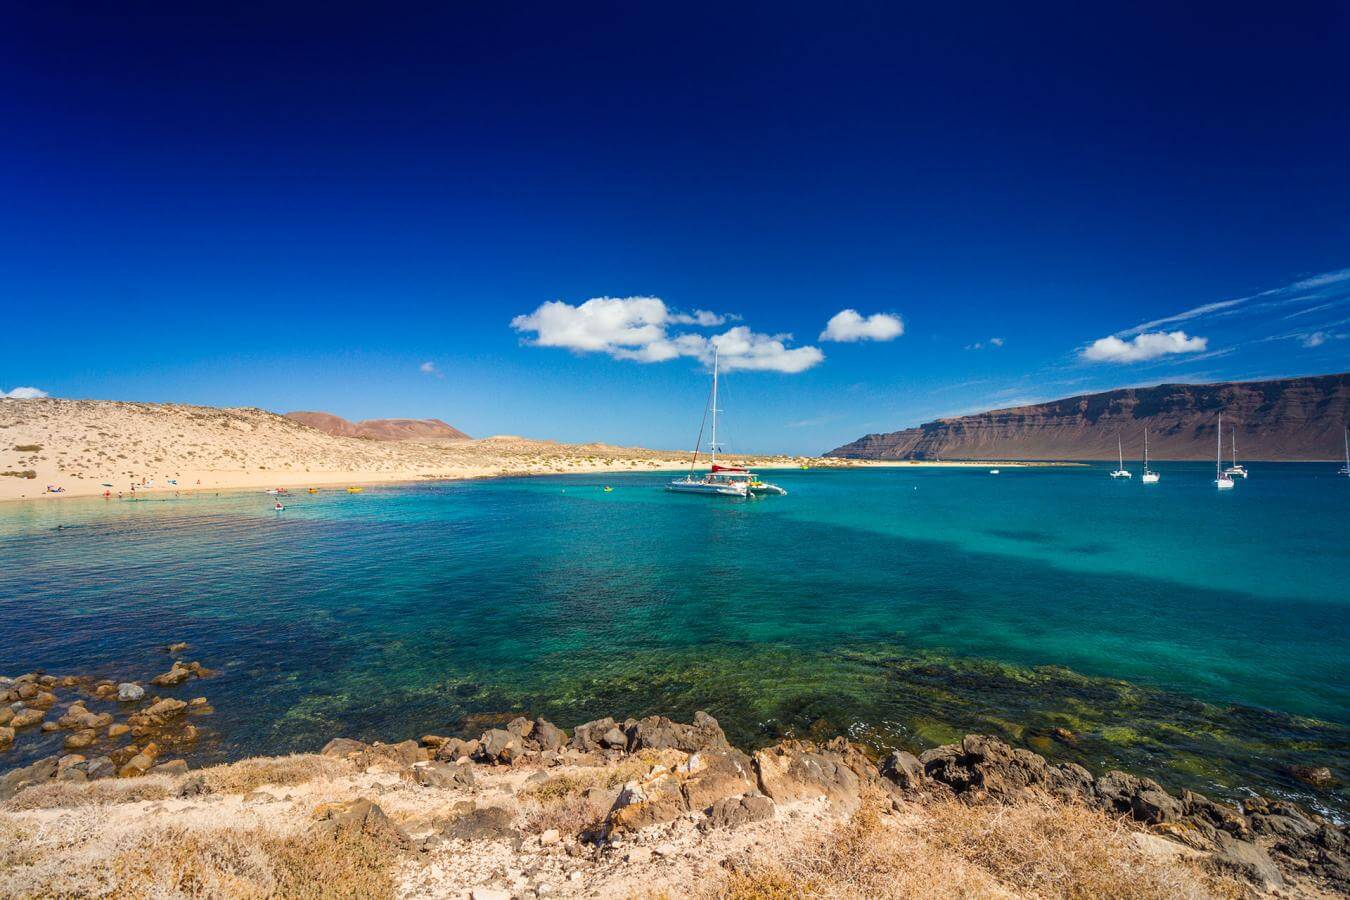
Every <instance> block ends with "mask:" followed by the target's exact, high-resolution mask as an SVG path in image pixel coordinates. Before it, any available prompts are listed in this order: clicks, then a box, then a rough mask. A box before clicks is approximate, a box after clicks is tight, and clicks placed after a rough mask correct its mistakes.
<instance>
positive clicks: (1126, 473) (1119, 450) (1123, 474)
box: [1111, 435, 1134, 478]
mask: <svg viewBox="0 0 1350 900" xmlns="http://www.w3.org/2000/svg"><path fill="white" fill-rule="evenodd" d="M1116 454H1117V456H1119V462H1120V467H1119V468H1118V469H1116V470H1115V471H1114V472H1112V473H1111V477H1112V478H1133V477H1134V475H1132V474H1131V473H1130V470H1129V469H1127V468H1125V448H1124V447H1122V446H1121V444H1120V435H1116Z"/></svg>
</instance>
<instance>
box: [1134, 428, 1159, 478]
mask: <svg viewBox="0 0 1350 900" xmlns="http://www.w3.org/2000/svg"><path fill="white" fill-rule="evenodd" d="M1161 477H1162V476H1161V475H1159V474H1158V473H1157V472H1150V471H1149V468H1148V429H1147V428H1145V429H1144V474H1143V475H1142V476H1140V479H1139V480H1140V481H1142V482H1144V484H1157V483H1158V479H1159V478H1161Z"/></svg>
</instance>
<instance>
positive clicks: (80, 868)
mask: <svg viewBox="0 0 1350 900" xmlns="http://www.w3.org/2000/svg"><path fill="white" fill-rule="evenodd" d="M0 837H3V838H5V839H6V841H5V842H6V843H8V844H9V845H11V847H18V848H22V849H20V850H19V851H18V852H17V853H14V852H5V853H4V854H3V855H0V883H3V884H4V887H3V888H0V894H3V896H5V897H14V898H28V897H51V896H68V897H89V896H103V897H113V898H140V897H157V898H166V900H167V898H180V897H181V898H188V897H191V898H222V900H224V898H230V900H233V898H264V897H268V898H280V897H285V898H320V897H333V898H337V897H350V898H363V897H388V896H391V895H392V894H393V872H392V866H391V864H392V862H393V861H394V855H393V854H392V853H391V852H390V851H389V850H388V848H386V847H384V846H382V845H380V844H379V843H378V842H376V841H375V840H373V839H371V838H367V837H365V836H362V835H356V836H352V837H351V838H349V839H347V840H343V841H341V842H338V841H334V840H333V839H332V838H331V837H329V836H325V835H320V834H316V833H313V832H308V831H305V832H299V833H296V834H290V835H278V834H275V833H271V832H268V831H265V830H262V829H247V830H244V829H228V828H222V829H217V830H201V829H191V830H189V829H184V828H177V827H165V828H157V829H154V830H145V831H141V832H140V833H139V834H135V835H133V836H131V838H132V839H131V840H127V841H120V842H115V843H113V844H112V845H102V846H100V845H98V844H95V845H92V846H79V845H77V846H73V847H72V846H60V845H56V846H51V845H49V846H48V847H47V848H46V850H45V852H43V851H42V850H40V849H38V848H36V847H35V846H34V841H33V840H32V838H33V837H34V836H33V835H24V834H18V833H15V834H8V835H6V834H0ZM9 838H14V840H8V839H9ZM24 838H29V839H28V840H25V839H24Z"/></svg>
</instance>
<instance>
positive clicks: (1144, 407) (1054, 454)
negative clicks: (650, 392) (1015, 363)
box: [825, 373, 1350, 460]
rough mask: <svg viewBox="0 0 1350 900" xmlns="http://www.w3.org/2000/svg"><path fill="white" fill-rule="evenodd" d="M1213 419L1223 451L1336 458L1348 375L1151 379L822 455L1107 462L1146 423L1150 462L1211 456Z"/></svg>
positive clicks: (1132, 446)
mask: <svg viewBox="0 0 1350 900" xmlns="http://www.w3.org/2000/svg"><path fill="white" fill-rule="evenodd" d="M1220 415H1222V416H1223V427H1224V455H1225V456H1228V455H1229V454H1230V453H1231V452H1232V451H1231V445H1230V441H1231V440H1232V432H1231V431H1230V428H1232V429H1236V431H1237V445H1238V456H1239V458H1240V459H1246V460H1254V459H1261V460H1317V459H1339V458H1340V457H1341V456H1342V453H1343V445H1342V428H1343V427H1344V426H1345V424H1346V423H1347V422H1350V374H1348V373H1341V374H1339V375H1318V376H1309V377H1303V378H1284V379H1279V380H1276V381H1238V382H1221V383H1217V384H1160V385H1157V386H1155V387H1145V388H1123V389H1120V390H1114V391H1106V392H1105V393H1100V394H1082V395H1079V396H1076V397H1068V398H1065V399H1063V400H1054V401H1051V402H1049V403H1038V404H1035V405H1032V406H1018V407H1013V408H1011V409H998V410H993V411H990V412H984V413H979V414H977V415H971V416H958V417H954V418H949V419H938V420H936V421H933V422H927V423H925V424H923V425H920V426H919V427H917V428H906V429H903V430H901V431H892V432H889V433H885V434H869V435H867V436H865V437H862V438H859V439H858V440H856V441H853V442H852V443H850V444H845V445H844V446H842V447H837V448H835V449H834V450H831V451H830V452H829V453H827V454H825V455H826V456H833V457H842V458H849V459H1064V460H1074V459H1113V458H1114V457H1115V456H1116V439H1117V437H1120V438H1121V439H1123V441H1124V444H1125V455H1126V457H1127V458H1129V459H1138V458H1139V456H1140V455H1141V454H1142V452H1143V432H1144V429H1145V428H1147V429H1148V436H1149V453H1150V455H1151V456H1152V457H1153V458H1155V459H1183V460H1184V459H1197V460H1198V459H1213V458H1214V445H1215V428H1216V427H1217V425H1218V419H1219V416H1220Z"/></svg>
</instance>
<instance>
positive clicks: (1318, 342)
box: [1303, 331, 1327, 347]
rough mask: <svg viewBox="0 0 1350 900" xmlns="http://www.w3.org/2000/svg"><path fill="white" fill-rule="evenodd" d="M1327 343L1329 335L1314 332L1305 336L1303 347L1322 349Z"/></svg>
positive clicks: (1322, 332) (1323, 332)
mask: <svg viewBox="0 0 1350 900" xmlns="http://www.w3.org/2000/svg"><path fill="white" fill-rule="evenodd" d="M1326 342H1327V333H1326V332H1325V331H1314V332H1313V333H1312V334H1305V335H1304V336H1303V346H1305V347H1320V346H1322V345H1323V344H1325V343H1326Z"/></svg>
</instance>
